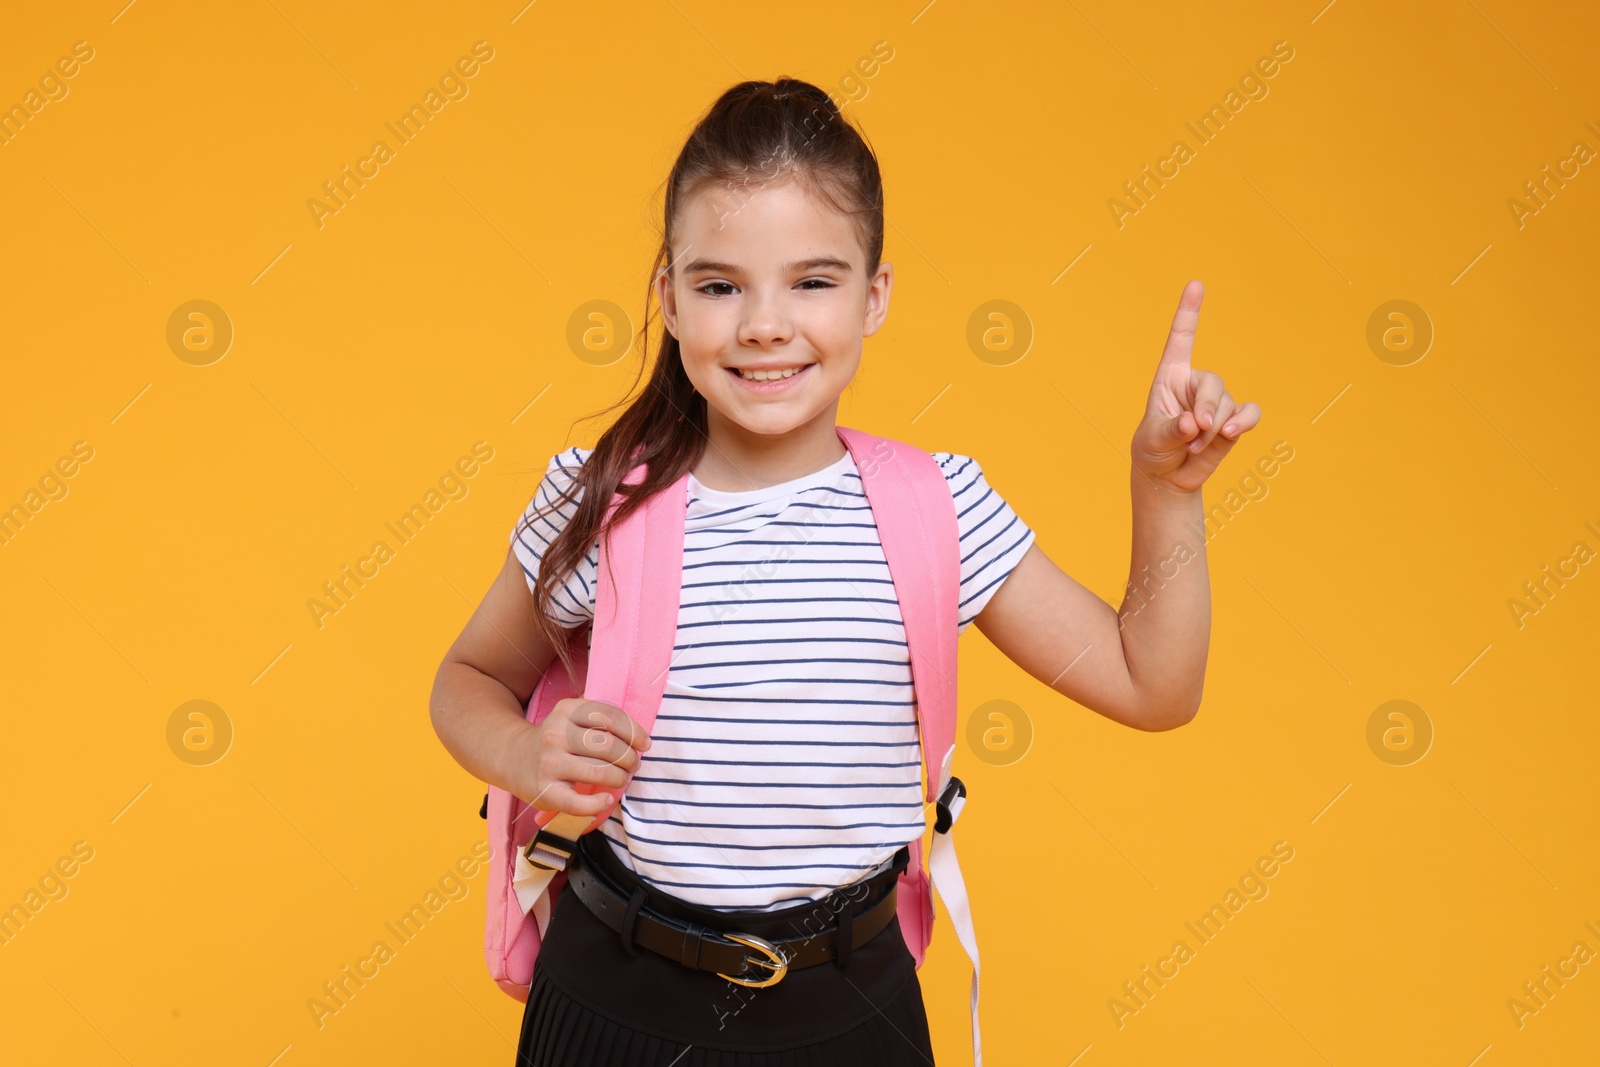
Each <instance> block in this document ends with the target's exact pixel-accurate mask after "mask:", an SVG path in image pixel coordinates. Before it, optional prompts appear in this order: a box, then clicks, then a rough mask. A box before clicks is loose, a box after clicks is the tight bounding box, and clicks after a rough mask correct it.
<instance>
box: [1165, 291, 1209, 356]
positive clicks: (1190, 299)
mask: <svg viewBox="0 0 1600 1067" xmlns="http://www.w3.org/2000/svg"><path fill="white" fill-rule="evenodd" d="M1205 295H1206V287H1205V286H1204V285H1202V284H1201V283H1200V280H1199V279H1198V278H1197V279H1195V280H1194V281H1191V282H1190V283H1189V284H1188V285H1185V286H1184V287H1183V295H1182V296H1181V297H1179V298H1178V310H1177V312H1176V313H1175V314H1174V315H1173V316H1172V330H1171V332H1169V333H1168V334H1167V346H1166V347H1165V348H1163V349H1162V350H1161V362H1162V363H1163V364H1167V363H1188V362H1189V357H1190V356H1191V355H1192V354H1193V352H1194V331H1195V326H1196V325H1197V324H1198V323H1199V322H1200V301H1201V300H1202V299H1204V298H1205Z"/></svg>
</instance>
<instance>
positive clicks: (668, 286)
mask: <svg viewBox="0 0 1600 1067" xmlns="http://www.w3.org/2000/svg"><path fill="white" fill-rule="evenodd" d="M656 302H657V303H658V304H660V305H661V322H662V324H663V325H664V326H666V328H667V332H668V333H670V334H671V335H672V336H673V337H674V338H676V337H677V336H678V293H677V290H675V289H674V288H673V285H672V275H671V274H669V273H668V272H667V271H662V272H661V273H660V274H657V275H656Z"/></svg>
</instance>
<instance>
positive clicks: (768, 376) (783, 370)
mask: <svg viewBox="0 0 1600 1067" xmlns="http://www.w3.org/2000/svg"><path fill="white" fill-rule="evenodd" d="M811 366H813V364H810V363H803V364H801V365H799V366H796V367H777V368H773V369H771V370H752V371H750V372H748V373H746V372H745V371H742V370H740V369H739V368H738V367H729V368H728V372H729V373H730V374H733V375H735V376H736V377H738V378H740V379H742V380H743V381H747V382H762V381H766V382H772V381H782V380H784V379H786V378H793V377H794V376H795V375H797V374H801V373H803V372H804V371H805V370H806V368H808V367H811ZM752 375H754V377H753V376H752Z"/></svg>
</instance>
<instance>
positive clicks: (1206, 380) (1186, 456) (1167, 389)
mask: <svg viewBox="0 0 1600 1067" xmlns="http://www.w3.org/2000/svg"><path fill="white" fill-rule="evenodd" d="M1204 297H1205V286H1203V285H1201V284H1200V282H1199V281H1191V282H1190V283H1189V284H1188V285H1186V286H1184V287H1183V295H1182V297H1180V298H1179V300H1178V311H1177V314H1175V315H1174V316H1173V317H1172V331H1171V332H1170V333H1169V334H1168V335H1167V346H1166V348H1164V349H1163V350H1162V352H1161V363H1160V364H1159V365H1158V366H1157V367H1156V376H1155V381H1154V383H1153V384H1152V385H1151V386H1150V400H1149V403H1148V404H1147V405H1146V407H1145V414H1144V420H1143V421H1142V422H1140V423H1139V428H1138V429H1137V430H1135V431H1134V434H1133V446H1132V459H1133V465H1134V468H1135V469H1137V470H1138V471H1140V472H1141V473H1143V474H1144V476H1145V477H1146V478H1148V479H1150V481H1152V482H1154V483H1156V484H1157V485H1160V486H1165V487H1170V488H1172V489H1176V490H1179V491H1181V492H1193V491H1195V490H1197V489H1199V488H1200V486H1201V484H1203V483H1204V482H1205V480H1206V479H1207V478H1208V477H1210V476H1211V472H1212V471H1214V470H1216V469H1217V464H1219V463H1221V462H1222V457H1223V456H1225V455H1227V454H1228V451H1229V449H1231V448H1233V445H1234V442H1236V441H1238V440H1239V438H1240V437H1241V436H1243V435H1244V434H1245V433H1246V432H1248V431H1249V430H1250V429H1252V428H1253V427H1254V426H1255V425H1256V423H1258V422H1260V421H1261V408H1259V407H1258V406H1257V405H1256V403H1255V402H1254V401H1251V402H1250V403H1247V404H1243V405H1236V404H1235V402H1234V399H1233V396H1232V395H1231V394H1230V393H1229V392H1228V391H1227V390H1226V389H1225V388H1223V385H1222V379H1221V378H1220V377H1218V376H1217V375H1216V374H1213V373H1212V372H1211V371H1207V370H1195V369H1194V368H1193V367H1191V366H1190V365H1189V357H1190V355H1191V354H1192V353H1193V351H1194V331H1195V325H1196V324H1197V323H1198V322H1199V321H1200V301H1201V300H1202V299H1203V298H1204Z"/></svg>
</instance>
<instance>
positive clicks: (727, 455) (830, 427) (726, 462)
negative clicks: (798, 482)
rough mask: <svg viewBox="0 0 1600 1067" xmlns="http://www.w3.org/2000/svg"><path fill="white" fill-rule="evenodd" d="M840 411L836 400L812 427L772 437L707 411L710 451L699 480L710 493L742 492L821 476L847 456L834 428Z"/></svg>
mask: <svg viewBox="0 0 1600 1067" xmlns="http://www.w3.org/2000/svg"><path fill="white" fill-rule="evenodd" d="M838 408H839V404H838V401H834V402H833V403H832V404H830V405H828V407H827V408H825V409H824V410H823V411H821V412H818V414H817V416H816V417H815V418H813V419H811V420H810V421H809V422H806V423H803V424H801V425H799V426H796V427H795V428H794V429H792V430H787V431H785V432H783V433H776V434H770V433H755V432H753V431H751V430H748V429H746V428H745V427H743V426H740V425H739V424H738V423H736V422H734V421H732V420H731V419H728V418H726V417H725V416H723V415H722V414H721V413H720V412H718V411H717V410H716V409H715V408H711V407H709V406H708V408H707V411H706V423H707V427H706V428H707V434H706V436H707V441H706V450H705V454H704V455H702V456H701V457H700V461H699V462H698V463H697V464H695V466H694V468H693V473H694V476H695V478H696V479H697V480H698V481H699V482H700V484H701V485H704V486H705V487H706V488H708V489H716V490H718V491H720V492H724V493H743V492H749V491H750V490H754V489H765V488H766V487H767V486H769V485H778V484H780V483H782V482H787V481H792V480H793V479H795V478H801V477H804V476H805V475H807V474H810V473H812V472H814V471H819V470H821V469H822V468H824V467H826V466H828V465H829V464H830V463H833V462H835V461H836V460H838V459H839V457H841V456H843V455H844V454H845V452H846V451H848V450H847V449H846V448H845V444H844V441H843V440H841V439H840V437H839V434H838V432H837V431H836V430H835V429H834V425H835V423H834V419H835V417H836V415H837V412H838Z"/></svg>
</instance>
